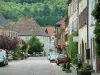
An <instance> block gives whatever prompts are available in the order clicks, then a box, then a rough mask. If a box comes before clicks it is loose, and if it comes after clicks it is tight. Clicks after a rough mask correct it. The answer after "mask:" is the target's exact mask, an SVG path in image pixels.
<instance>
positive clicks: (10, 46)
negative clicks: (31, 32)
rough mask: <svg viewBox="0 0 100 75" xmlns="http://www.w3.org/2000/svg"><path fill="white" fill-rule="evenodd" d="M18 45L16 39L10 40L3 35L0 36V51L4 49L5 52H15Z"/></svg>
mask: <svg viewBox="0 0 100 75" xmlns="http://www.w3.org/2000/svg"><path fill="white" fill-rule="evenodd" d="M18 43H19V40H18V38H17V37H14V38H13V39H12V38H10V37H9V36H7V35H5V34H2V35H0V49H5V50H7V51H9V50H15V49H16V47H17V44H18Z"/></svg>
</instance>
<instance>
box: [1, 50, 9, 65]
mask: <svg viewBox="0 0 100 75" xmlns="http://www.w3.org/2000/svg"><path fill="white" fill-rule="evenodd" d="M5 65H8V58H7V52H6V51H5V50H3V49H0V66H5Z"/></svg>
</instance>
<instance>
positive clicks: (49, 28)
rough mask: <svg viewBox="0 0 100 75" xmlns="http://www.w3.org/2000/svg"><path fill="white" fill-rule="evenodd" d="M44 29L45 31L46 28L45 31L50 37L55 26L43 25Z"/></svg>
mask: <svg viewBox="0 0 100 75" xmlns="http://www.w3.org/2000/svg"><path fill="white" fill-rule="evenodd" d="M43 28H44V29H45V31H46V29H47V31H46V32H47V33H48V35H49V36H50V37H51V36H52V34H53V32H54V29H55V27H53V26H48V27H43Z"/></svg>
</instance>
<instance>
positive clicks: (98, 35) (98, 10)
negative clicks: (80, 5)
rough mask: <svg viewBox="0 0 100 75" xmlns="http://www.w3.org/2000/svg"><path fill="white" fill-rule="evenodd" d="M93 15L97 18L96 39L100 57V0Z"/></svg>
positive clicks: (97, 52) (97, 51)
mask: <svg viewBox="0 0 100 75" xmlns="http://www.w3.org/2000/svg"><path fill="white" fill-rule="evenodd" d="M92 15H93V16H94V17H95V19H96V23H95V29H94V34H95V41H96V54H97V55H98V56H99V57H100V1H98V3H97V4H96V6H95V9H94V10H93V12H92Z"/></svg>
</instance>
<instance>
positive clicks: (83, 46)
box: [82, 41, 84, 61]
mask: <svg viewBox="0 0 100 75" xmlns="http://www.w3.org/2000/svg"><path fill="white" fill-rule="evenodd" d="M82 61H84V42H83V41H82Z"/></svg>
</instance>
